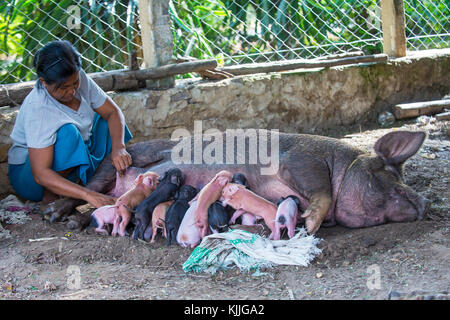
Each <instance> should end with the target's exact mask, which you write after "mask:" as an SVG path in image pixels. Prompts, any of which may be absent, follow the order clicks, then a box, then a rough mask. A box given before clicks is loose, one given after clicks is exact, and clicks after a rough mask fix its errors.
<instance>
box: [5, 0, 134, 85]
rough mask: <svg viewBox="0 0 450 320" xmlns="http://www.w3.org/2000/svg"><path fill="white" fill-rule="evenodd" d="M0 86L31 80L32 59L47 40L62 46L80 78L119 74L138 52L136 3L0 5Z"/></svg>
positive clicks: (93, 0) (66, 0)
mask: <svg viewBox="0 0 450 320" xmlns="http://www.w3.org/2000/svg"><path fill="white" fill-rule="evenodd" d="M0 13H1V16H0V83H11V82H20V81H25V80H30V79H33V78H34V70H33V63H32V61H33V56H34V53H35V52H36V50H37V49H39V48H41V47H42V46H43V45H45V44H46V43H47V42H50V41H52V40H57V39H60V40H68V41H70V42H71V43H72V44H73V45H74V46H75V48H76V49H77V50H78V51H79V52H80V54H81V56H82V64H83V68H84V69H85V70H86V72H97V71H107V70H115V69H122V68H125V67H126V66H127V64H128V56H129V52H131V51H132V50H140V48H141V40H140V32H139V26H138V24H139V19H138V10H137V1H129V0H118V1H116V0H114V1H97V0H78V1H74V0H62V1H56V0H39V1H38V0H26V1H25V0H2V1H1V2H0Z"/></svg>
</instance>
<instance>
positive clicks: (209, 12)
mask: <svg viewBox="0 0 450 320" xmlns="http://www.w3.org/2000/svg"><path fill="white" fill-rule="evenodd" d="M169 1H170V2H169V14H170V18H171V28H172V35H173V40H174V52H173V55H174V56H175V57H184V56H191V57H195V58H198V59H210V58H215V59H217V60H218V62H219V63H222V64H224V65H232V64H242V63H253V62H269V61H277V60H289V59H298V58H319V57H322V56H326V55H331V54H338V53H346V52H349V51H355V50H362V51H363V52H365V53H367V54H371V53H379V52H382V30H381V29H382V28H381V21H380V1H379V0H333V1H328V0H320V1H313V0H294V1H292V0H169ZM404 2H405V20H406V36H407V48H408V50H423V49H430V48H448V47H450V33H449V32H450V1H448V0H445V1H431V0H430V1H427V0H424V1H419V0H405V1H404ZM55 39H63V40H68V41H70V42H71V43H73V44H74V46H75V47H76V48H77V49H78V51H79V52H80V53H81V55H82V57H83V59H82V60H83V68H84V69H85V70H86V71H87V72H99V71H108V70H116V69H123V68H127V66H128V64H129V62H128V58H129V55H130V52H132V51H133V50H134V51H136V52H137V57H138V63H142V61H143V59H142V44H141V32H140V23H139V6H138V0H60V1H57V0H2V1H1V2H0V83H14V82H21V81H26V80H31V79H34V77H35V75H34V70H33V67H32V60H33V55H34V53H35V52H36V50H37V49H39V48H40V47H42V46H43V45H44V44H45V43H47V42H49V41H51V40H55Z"/></svg>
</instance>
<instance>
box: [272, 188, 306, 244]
mask: <svg viewBox="0 0 450 320" xmlns="http://www.w3.org/2000/svg"><path fill="white" fill-rule="evenodd" d="M277 206H278V209H277V215H276V217H275V231H274V233H273V239H274V240H280V237H281V229H284V228H287V229H288V236H289V238H292V237H293V236H294V234H295V226H296V225H297V215H298V210H299V206H300V200H299V199H298V198H297V197H296V196H293V195H290V196H288V197H286V198H283V197H281V199H280V200H279V201H278V204H277Z"/></svg>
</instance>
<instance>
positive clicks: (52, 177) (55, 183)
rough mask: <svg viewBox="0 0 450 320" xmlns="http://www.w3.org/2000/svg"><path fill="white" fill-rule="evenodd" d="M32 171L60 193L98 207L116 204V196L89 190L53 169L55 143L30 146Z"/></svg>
mask: <svg viewBox="0 0 450 320" xmlns="http://www.w3.org/2000/svg"><path fill="white" fill-rule="evenodd" d="M28 154H29V158H30V166H31V171H32V173H33V177H34V180H35V181H36V183H38V184H40V185H41V186H43V187H44V188H45V189H47V190H50V191H51V192H53V193H56V194H58V195H62V196H66V197H70V198H76V199H82V200H84V201H87V202H89V203H90V204H91V205H93V206H94V207H96V208H99V207H102V206H104V205H110V204H114V198H112V197H110V196H107V195H104V194H101V193H98V192H95V191H92V190H89V189H87V188H84V187H82V186H80V185H78V184H76V183H73V182H72V181H70V180H67V179H66V178H64V177H62V176H61V175H60V174H58V173H57V172H55V171H53V170H52V169H51V167H52V164H53V145H52V146H49V147H46V148H39V149H36V148H28Z"/></svg>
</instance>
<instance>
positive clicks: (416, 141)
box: [374, 131, 426, 165]
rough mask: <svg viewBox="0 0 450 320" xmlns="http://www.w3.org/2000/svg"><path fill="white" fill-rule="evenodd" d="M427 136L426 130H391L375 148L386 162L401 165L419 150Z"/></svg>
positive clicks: (379, 140)
mask: <svg viewBox="0 0 450 320" xmlns="http://www.w3.org/2000/svg"><path fill="white" fill-rule="evenodd" d="M425 137H426V135H425V133H424V132H411V131H394V132H389V133H388V134H386V135H384V136H382V137H381V138H380V139H378V141H377V142H376V143H375V146H374V149H375V152H376V154H377V155H378V156H379V157H380V158H381V159H383V161H384V162H385V163H386V164H394V165H401V164H403V162H405V161H406V160H407V159H408V158H409V157H411V156H413V155H414V154H415V153H416V152H417V151H418V150H419V148H420V147H421V146H422V143H423V141H424V140H425Z"/></svg>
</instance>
